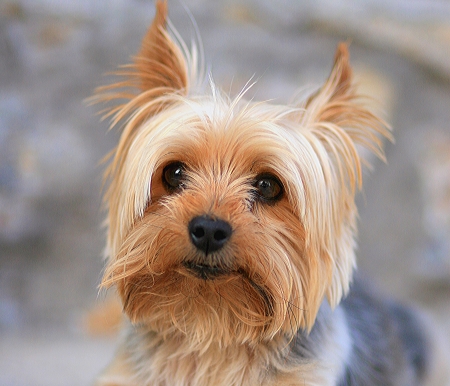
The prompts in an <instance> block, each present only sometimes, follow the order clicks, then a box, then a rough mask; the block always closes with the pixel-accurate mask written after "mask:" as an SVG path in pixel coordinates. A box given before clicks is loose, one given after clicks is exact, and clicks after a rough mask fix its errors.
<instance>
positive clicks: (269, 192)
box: [255, 176, 282, 200]
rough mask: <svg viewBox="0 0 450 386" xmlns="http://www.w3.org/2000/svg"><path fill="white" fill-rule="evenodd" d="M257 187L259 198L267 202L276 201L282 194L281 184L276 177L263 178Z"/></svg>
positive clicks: (258, 181)
mask: <svg viewBox="0 0 450 386" xmlns="http://www.w3.org/2000/svg"><path fill="white" fill-rule="evenodd" d="M255 186H256V189H257V192H258V194H259V196H260V197H262V198H264V199H266V200H276V199H277V198H279V197H280V195H281V193H282V188H281V183H280V182H279V181H278V180H277V179H276V178H275V177H270V176H269V177H261V178H259V179H257V180H256V185H255Z"/></svg>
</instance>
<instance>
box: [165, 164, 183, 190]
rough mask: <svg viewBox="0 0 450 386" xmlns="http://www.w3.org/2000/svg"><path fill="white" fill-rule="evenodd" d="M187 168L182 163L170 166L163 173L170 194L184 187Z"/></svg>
mask: <svg viewBox="0 0 450 386" xmlns="http://www.w3.org/2000/svg"><path fill="white" fill-rule="evenodd" d="M184 170H185V167H184V165H183V164H182V163H181V162H172V163H170V164H168V165H167V166H166V167H165V168H164V169H163V173H162V180H163V183H164V185H165V186H166V188H167V190H168V191H169V192H174V191H175V190H177V189H179V188H181V187H182V185H183V181H184Z"/></svg>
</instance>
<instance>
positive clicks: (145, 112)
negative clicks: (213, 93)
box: [92, 0, 196, 129]
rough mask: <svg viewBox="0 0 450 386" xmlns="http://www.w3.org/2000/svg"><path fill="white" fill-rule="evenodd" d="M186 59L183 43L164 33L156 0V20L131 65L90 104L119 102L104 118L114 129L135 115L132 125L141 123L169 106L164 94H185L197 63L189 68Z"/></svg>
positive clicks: (162, 10) (163, 11)
mask: <svg viewBox="0 0 450 386" xmlns="http://www.w3.org/2000/svg"><path fill="white" fill-rule="evenodd" d="M180 47H182V48H183V49H181V48H180ZM187 56H189V53H188V50H187V48H186V46H185V45H184V43H180V45H178V44H177V43H176V42H175V41H174V40H173V39H172V37H171V36H170V34H169V33H168V31H167V3H166V1H164V0H158V1H157V3H156V15H155V18H154V20H153V23H152V25H151V26H150V28H149V29H148V31H147V33H146V35H145V37H144V39H143V41H142V44H141V48H140V51H139V52H138V54H137V55H136V56H135V57H134V60H133V63H131V64H126V65H124V66H121V67H120V69H119V70H118V71H115V72H114V73H113V75H118V76H120V77H121V78H122V79H121V80H120V81H118V82H116V83H114V84H110V85H108V86H103V87H99V88H98V89H97V90H96V95H95V96H94V97H93V98H92V101H93V102H94V103H99V102H100V103H105V102H111V101H120V102H121V103H120V104H119V105H116V106H112V107H108V108H106V109H105V110H104V111H103V113H104V116H103V118H109V117H113V119H112V123H111V127H113V126H115V125H116V124H117V123H118V122H119V121H121V120H122V119H124V118H127V117H130V116H131V115H134V119H133V125H132V126H133V127H136V126H138V125H139V124H140V123H141V122H142V120H144V119H147V118H148V117H150V116H152V115H154V114H155V113H156V112H158V111H160V110H161V109H162V108H164V107H165V106H166V105H168V104H170V101H169V100H168V98H165V97H166V96H167V95H173V94H182V95H183V94H187V91H188V86H189V75H188V74H189V68H190V67H189V65H191V66H195V64H196V63H189V65H188V60H191V59H192V58H191V57H187ZM124 101H125V102H124ZM144 106H145V108H143V109H142V107H144ZM135 113H136V114H135ZM129 128H130V127H128V129H129Z"/></svg>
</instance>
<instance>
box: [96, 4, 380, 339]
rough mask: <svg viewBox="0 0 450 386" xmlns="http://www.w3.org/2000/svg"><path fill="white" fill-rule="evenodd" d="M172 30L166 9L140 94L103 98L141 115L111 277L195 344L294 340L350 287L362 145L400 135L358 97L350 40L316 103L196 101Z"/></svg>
mask: <svg viewBox="0 0 450 386" xmlns="http://www.w3.org/2000/svg"><path fill="white" fill-rule="evenodd" d="M165 24H166V7H165V3H158V9H157V16H156V18H155V21H154V23H153V25H152V27H151V28H150V30H149V32H148V33H147V36H146V37H145V39H144V42H143V47H142V49H141V52H140V54H139V56H138V57H137V59H136V62H135V64H134V65H133V66H131V67H132V70H131V72H130V73H129V74H128V75H129V83H125V85H126V86H133V85H138V86H139V88H140V92H139V93H138V94H136V95H131V96H130V95H129V94H125V93H124V92H122V91H117V93H116V94H112V95H110V94H105V95H104V96H103V97H102V98H103V99H106V100H109V99H113V98H115V97H117V98H123V97H124V96H127V97H128V98H129V102H127V103H125V104H124V105H121V106H119V107H118V108H117V109H115V110H113V113H116V114H117V115H116V121H118V120H120V119H122V118H126V119H127V121H126V124H125V127H124V130H123V133H122V136H121V139H120V143H119V145H118V148H117V150H116V152H115V155H114V159H113V162H112V164H111V167H110V170H109V178H110V187H109V191H108V194H107V203H108V205H109V217H108V225H109V245H108V250H109V255H110V256H109V265H108V267H107V270H106V273H105V278H104V285H111V284H115V285H117V288H118V291H119V294H120V296H121V298H122V300H123V306H124V310H125V312H126V313H127V314H128V316H129V317H130V319H131V320H132V321H133V322H138V323H144V324H147V325H148V326H149V327H150V328H152V329H153V330H155V331H157V332H159V333H161V334H165V335H167V336H169V335H173V334H177V333H180V332H181V333H183V334H185V335H186V336H187V337H188V338H189V339H190V341H191V343H192V345H197V344H204V343H207V342H211V341H219V342H220V343H221V344H223V345H228V344H230V343H233V342H239V343H244V342H247V343H250V344H252V343H258V342H260V341H264V340H268V339H272V338H274V337H275V336H276V335H277V334H281V335H283V336H287V337H292V336H293V334H294V333H295V332H296V331H297V329H298V328H304V329H310V328H311V327H312V325H313V324H314V320H315V317H316V314H317V311H318V309H319V307H320V304H321V303H322V301H323V299H324V298H325V297H327V298H328V301H329V302H330V304H331V305H332V306H334V305H336V304H337V303H338V302H339V300H340V299H341V297H342V295H343V294H345V292H346V291H347V289H348V286H349V283H350V281H351V274H352V269H353V266H354V263H355V261H354V251H353V250H354V233H355V217H356V208H355V204H354V195H355V191H356V190H357V188H358V187H359V186H360V182H361V161H360V158H359V156H358V153H357V149H356V146H357V145H358V144H362V145H365V146H366V147H368V148H370V149H371V150H373V151H375V152H376V153H377V154H379V155H380V154H381V150H380V141H379V139H378V138H377V133H382V134H384V135H386V134H387V131H386V130H385V128H384V126H383V124H382V122H381V121H380V120H379V119H377V118H376V117H374V116H373V115H372V114H371V113H370V112H368V111H367V110H366V109H365V108H363V107H362V106H361V105H360V104H359V103H358V102H357V101H356V95H355V92H354V89H353V87H352V86H351V70H350V67H349V64H348V54H347V50H346V47H345V46H344V45H341V46H340V47H339V49H338V52H337V54H336V58H335V65H334V68H333V70H332V73H331V75H330V78H329V79H328V80H327V82H326V83H325V84H324V86H323V87H322V88H321V89H320V90H319V91H318V92H317V93H316V94H315V95H313V96H312V97H311V98H309V99H308V100H307V101H306V102H304V103H303V104H302V105H298V106H291V107H286V106H275V105H271V104H268V103H247V102H246V101H244V100H243V98H242V96H239V97H237V98H236V99H234V100H230V99H228V98H227V97H224V96H222V95H220V93H219V92H218V91H216V90H213V91H214V92H211V95H206V96H205V95H203V96H194V95H190V94H189V92H188V72H189V70H188V65H187V64H186V62H187V59H186V58H185V55H183V54H182V53H181V50H180V49H179V48H178V46H177V45H176V44H175V43H174V42H173V41H172V40H171V38H170V37H169V35H168V34H167V32H166V31H165ZM123 85H124V83H119V84H118V85H116V86H117V87H119V86H123ZM116 86H115V85H113V86H109V87H107V88H106V90H107V91H109V90H112V89H114V87H116ZM104 90H105V89H103V91H104Z"/></svg>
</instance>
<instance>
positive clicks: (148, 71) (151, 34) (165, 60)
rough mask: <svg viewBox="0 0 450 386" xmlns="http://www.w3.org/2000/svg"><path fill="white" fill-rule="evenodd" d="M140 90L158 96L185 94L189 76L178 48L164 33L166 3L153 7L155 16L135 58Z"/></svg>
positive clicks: (165, 28) (160, 2)
mask: <svg viewBox="0 0 450 386" xmlns="http://www.w3.org/2000/svg"><path fill="white" fill-rule="evenodd" d="M135 66H136V72H137V76H138V77H139V78H140V82H141V84H140V88H141V90H142V91H144V92H146V91H148V90H158V91H157V92H159V93H164V92H173V91H176V90H179V91H185V90H186V89H187V86H188V74H187V66H186V61H185V58H184V56H183V54H182V52H181V50H180V48H179V47H178V46H177V45H176V44H175V43H174V42H173V40H172V39H171V38H170V36H169V34H168V33H167V2H166V1H161V0H159V1H158V2H157V3H156V16H155V19H154V20H153V24H152V25H151V26H150V28H149V29H148V31H147V34H146V35H145V37H144V39H143V41H142V45H141V50H140V52H139V54H138V55H137V56H136V58H135Z"/></svg>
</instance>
